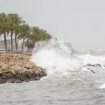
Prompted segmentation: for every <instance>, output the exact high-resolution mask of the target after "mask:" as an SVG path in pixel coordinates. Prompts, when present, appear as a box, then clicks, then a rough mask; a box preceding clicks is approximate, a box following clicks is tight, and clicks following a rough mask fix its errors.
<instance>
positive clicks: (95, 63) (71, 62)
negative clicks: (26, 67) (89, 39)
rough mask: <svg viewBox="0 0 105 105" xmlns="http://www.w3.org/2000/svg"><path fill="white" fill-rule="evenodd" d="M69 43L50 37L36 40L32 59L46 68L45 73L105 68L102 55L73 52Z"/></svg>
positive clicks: (94, 71)
mask: <svg viewBox="0 0 105 105" xmlns="http://www.w3.org/2000/svg"><path fill="white" fill-rule="evenodd" d="M73 52H74V50H73V48H72V46H71V44H70V43H67V42H63V41H58V40H55V39H51V40H49V41H41V42H38V43H37V44H36V46H35V49H34V51H33V54H32V59H31V60H32V61H33V62H35V63H36V64H37V65H38V66H41V67H43V68H45V69H46V71H47V75H68V74H69V75H70V74H71V72H74V71H79V70H85V71H89V72H91V73H96V72H97V69H98V70H99V69H104V68H105V56H104V55H95V54H94V55H92V54H90V53H89V54H87V53H86V54H85V53H84V54H75V53H73Z"/></svg>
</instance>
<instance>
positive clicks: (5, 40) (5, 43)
mask: <svg viewBox="0 0 105 105" xmlns="http://www.w3.org/2000/svg"><path fill="white" fill-rule="evenodd" d="M4 45H5V51H6V52H7V38H6V33H4Z"/></svg>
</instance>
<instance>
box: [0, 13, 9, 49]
mask: <svg viewBox="0 0 105 105" xmlns="http://www.w3.org/2000/svg"><path fill="white" fill-rule="evenodd" d="M7 32H8V19H7V15H6V14H5V13H0V35H4V45H5V51H7V38H6V34H7Z"/></svg>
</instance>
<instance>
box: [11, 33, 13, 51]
mask: <svg viewBox="0 0 105 105" xmlns="http://www.w3.org/2000/svg"><path fill="white" fill-rule="evenodd" d="M12 51H13V31H11V52H12Z"/></svg>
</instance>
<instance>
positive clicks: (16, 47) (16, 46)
mask: <svg viewBox="0 0 105 105" xmlns="http://www.w3.org/2000/svg"><path fill="white" fill-rule="evenodd" d="M15 49H16V52H17V51H18V45H17V38H16V34H15Z"/></svg>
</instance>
